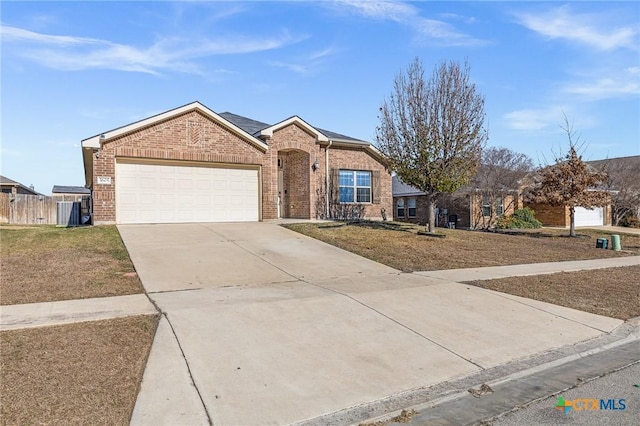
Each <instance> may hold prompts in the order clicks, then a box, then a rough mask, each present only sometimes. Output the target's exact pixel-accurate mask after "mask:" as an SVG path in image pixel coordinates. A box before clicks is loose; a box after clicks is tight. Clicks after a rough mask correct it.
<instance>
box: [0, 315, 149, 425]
mask: <svg viewBox="0 0 640 426" xmlns="http://www.w3.org/2000/svg"><path fill="white" fill-rule="evenodd" d="M156 325H157V317H156V316H152V315H144V316H136V317H128V318H119V319H112V320H106V321H95V322H84V323H77V324H71V325H62V326H53V327H43V328H34V329H25V330H12V331H3V332H1V333H0V342H1V344H2V361H1V366H2V371H1V380H0V390H1V392H0V402H1V414H2V415H1V418H2V424H77V425H80V424H91V425H126V424H129V420H130V417H131V413H132V412H133V407H134V405H135V401H136V397H137V394H138V390H139V387H140V381H141V379H142V374H143V372H144V368H145V365H146V361H147V357H148V354H149V350H150V348H151V343H152V342H153V337H154V334H155V329H156Z"/></svg>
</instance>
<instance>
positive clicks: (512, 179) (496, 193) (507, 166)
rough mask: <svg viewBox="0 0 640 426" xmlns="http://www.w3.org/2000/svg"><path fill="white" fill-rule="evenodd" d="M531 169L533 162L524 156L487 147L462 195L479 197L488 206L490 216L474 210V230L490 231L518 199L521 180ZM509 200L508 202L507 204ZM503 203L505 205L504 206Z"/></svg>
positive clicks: (503, 149)
mask: <svg viewBox="0 0 640 426" xmlns="http://www.w3.org/2000/svg"><path fill="white" fill-rule="evenodd" d="M532 170H533V161H532V160H531V158H529V157H528V156H527V155H525V154H522V153H519V152H515V151H512V150H510V149H508V148H501V147H490V148H487V149H486V150H484V151H483V152H482V158H481V160H480V165H479V166H478V172H477V173H476V175H475V176H474V177H473V179H472V180H471V184H470V185H469V186H468V187H467V188H468V189H467V190H465V191H460V192H461V194H462V195H465V196H468V195H470V196H474V195H476V196H477V195H480V196H481V197H482V199H483V202H482V204H483V205H488V206H489V215H488V216H487V215H486V214H485V213H484V212H483V211H482V210H483V208H480V209H475V210H474V211H476V212H477V213H476V214H475V215H474V218H473V220H474V224H473V227H474V228H478V227H482V228H485V229H486V228H490V227H492V226H494V224H495V220H496V219H497V218H498V216H499V215H500V210H502V211H503V212H504V211H508V210H509V209H510V208H511V207H513V206H514V205H515V204H516V203H517V200H518V196H519V186H520V180H521V179H522V178H523V177H524V176H525V175H526V174H527V173H529V172H531V171H532ZM506 200H508V201H506ZM505 201H506V203H505Z"/></svg>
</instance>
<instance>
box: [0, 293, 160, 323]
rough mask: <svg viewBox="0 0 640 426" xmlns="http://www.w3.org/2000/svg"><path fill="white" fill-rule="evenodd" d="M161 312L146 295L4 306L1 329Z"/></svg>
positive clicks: (0, 314)
mask: <svg viewBox="0 0 640 426" xmlns="http://www.w3.org/2000/svg"><path fill="white" fill-rule="evenodd" d="M155 313H157V311H156V308H155V307H154V306H153V304H152V303H151V302H150V301H149V298H147V296H146V295H145V294H132V295H126V296H113V297H97V298H93V299H77V300H62V301H58V302H43V303H28V304H24V305H3V306H0V329H1V330H16V329H20V328H32V327H44V326H49V325H61V324H70V323H74V322H83V321H98V320H105V319H111V318H120V317H127V316H132V315H145V314H155Z"/></svg>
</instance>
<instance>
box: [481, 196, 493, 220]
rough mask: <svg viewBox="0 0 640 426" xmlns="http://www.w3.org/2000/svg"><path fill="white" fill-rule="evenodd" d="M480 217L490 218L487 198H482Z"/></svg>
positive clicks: (489, 203) (489, 204)
mask: <svg viewBox="0 0 640 426" xmlns="http://www.w3.org/2000/svg"><path fill="white" fill-rule="evenodd" d="M482 216H491V201H490V200H489V197H482Z"/></svg>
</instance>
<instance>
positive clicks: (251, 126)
mask: <svg viewBox="0 0 640 426" xmlns="http://www.w3.org/2000/svg"><path fill="white" fill-rule="evenodd" d="M218 115H219V116H220V117H222V118H224V119H225V120H228V121H230V122H231V123H233V124H234V125H236V126H238V127H239V128H241V129H242V130H244V131H245V132H247V133H249V134H250V135H253V136H255V137H257V136H259V133H260V131H261V130H263V129H266V128H267V127H271V126H272V124H267V123H263V122H262V121H257V120H253V119H251V118H247V117H243V116H241V115H238V114H234V113H232V112H223V113H220V114H218ZM311 126H312V127H314V128H315V129H317V130H318V131H319V132H320V133H322V134H323V135H325V136H326V137H328V138H329V139H341V140H345V141H349V142H353V143H358V142H359V143H362V144H365V145H369V143H368V142H365V141H362V140H360V139H356V138H352V137H351V136H345V135H343V134H340V133H336V132H332V131H331V130H325V129H321V128H319V127H315V126H313V125H311Z"/></svg>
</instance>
